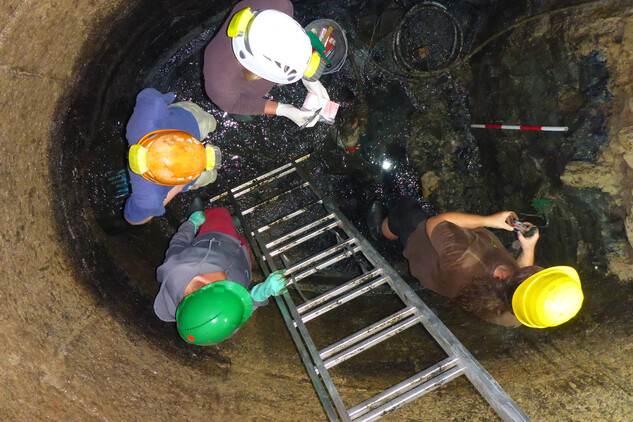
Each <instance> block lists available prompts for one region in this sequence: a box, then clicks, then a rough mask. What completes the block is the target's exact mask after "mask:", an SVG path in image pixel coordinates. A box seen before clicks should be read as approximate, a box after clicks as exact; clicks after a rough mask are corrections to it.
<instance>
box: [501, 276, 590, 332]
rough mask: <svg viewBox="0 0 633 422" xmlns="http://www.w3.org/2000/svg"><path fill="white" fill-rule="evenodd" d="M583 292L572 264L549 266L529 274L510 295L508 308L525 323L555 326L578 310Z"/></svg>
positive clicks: (537, 325)
mask: <svg viewBox="0 0 633 422" xmlns="http://www.w3.org/2000/svg"><path fill="white" fill-rule="evenodd" d="M583 299H584V296H583V294H582V288H581V286H580V277H579V276H578V273H577V272H576V270H575V269H573V268H572V267H565V266H561V267H550V268H546V269H544V270H542V271H539V272H538V273H536V274H533V275H531V276H530V277H528V278H527V279H525V281H523V282H522V283H521V284H519V287H517V289H516V291H515V292H514V295H513V296H512V310H513V312H514V315H515V316H516V317H517V319H518V320H519V321H520V322H521V323H522V324H523V325H526V326H528V327H532V328H547V327H555V326H557V325H560V324H562V323H564V322H567V321H569V320H570V319H571V318H572V317H573V316H574V315H576V314H577V313H578V311H579V310H580V307H581V306H582V301H583Z"/></svg>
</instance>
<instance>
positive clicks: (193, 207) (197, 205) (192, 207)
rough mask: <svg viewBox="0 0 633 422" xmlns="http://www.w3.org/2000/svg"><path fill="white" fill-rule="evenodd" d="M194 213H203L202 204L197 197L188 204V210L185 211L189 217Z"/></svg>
mask: <svg viewBox="0 0 633 422" xmlns="http://www.w3.org/2000/svg"><path fill="white" fill-rule="evenodd" d="M196 211H204V202H202V199H201V198H200V197H199V196H194V197H193V199H192V200H191V203H190V204H189V210H188V211H187V213H188V214H187V215H191V214H193V213H194V212H196Z"/></svg>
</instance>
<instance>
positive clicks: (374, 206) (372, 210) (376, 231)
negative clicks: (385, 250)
mask: <svg viewBox="0 0 633 422" xmlns="http://www.w3.org/2000/svg"><path fill="white" fill-rule="evenodd" d="M386 216H387V212H386V210H385V207H383V206H382V205H381V204H380V202H378V201H374V202H372V203H371V205H370V206H369V211H368V212H367V227H368V228H369V237H371V238H372V240H375V241H379V240H385V236H384V235H383V234H382V222H383V220H384V219H385V217H386Z"/></svg>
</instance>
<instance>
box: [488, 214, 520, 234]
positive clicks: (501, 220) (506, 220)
mask: <svg viewBox="0 0 633 422" xmlns="http://www.w3.org/2000/svg"><path fill="white" fill-rule="evenodd" d="M512 220H518V217H517V215H516V214H515V213H514V211H501V212H498V213H496V214H492V215H489V216H488V217H486V227H490V228H493V229H503V230H507V231H510V232H511V231H512V230H514V228H513V227H512V226H511V225H510V221H512Z"/></svg>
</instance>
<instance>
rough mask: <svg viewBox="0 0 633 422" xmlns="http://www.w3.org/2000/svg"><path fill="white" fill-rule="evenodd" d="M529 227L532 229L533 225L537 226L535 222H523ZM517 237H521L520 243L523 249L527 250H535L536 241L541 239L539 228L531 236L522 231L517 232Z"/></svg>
mask: <svg viewBox="0 0 633 422" xmlns="http://www.w3.org/2000/svg"><path fill="white" fill-rule="evenodd" d="M523 224H524V225H525V226H526V227H527V229H528V230H529V229H531V228H532V227H535V226H534V224H532V223H528V222H524V223H523ZM517 237H518V239H519V243H520V244H521V249H523V250H524V251H525V250H530V249H531V250H533V249H534V248H535V247H536V242H538V239H539V231H538V229H536V231H535V232H534V233H533V234H532V235H531V236H527V237H526V236H523V233H521V232H517Z"/></svg>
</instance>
